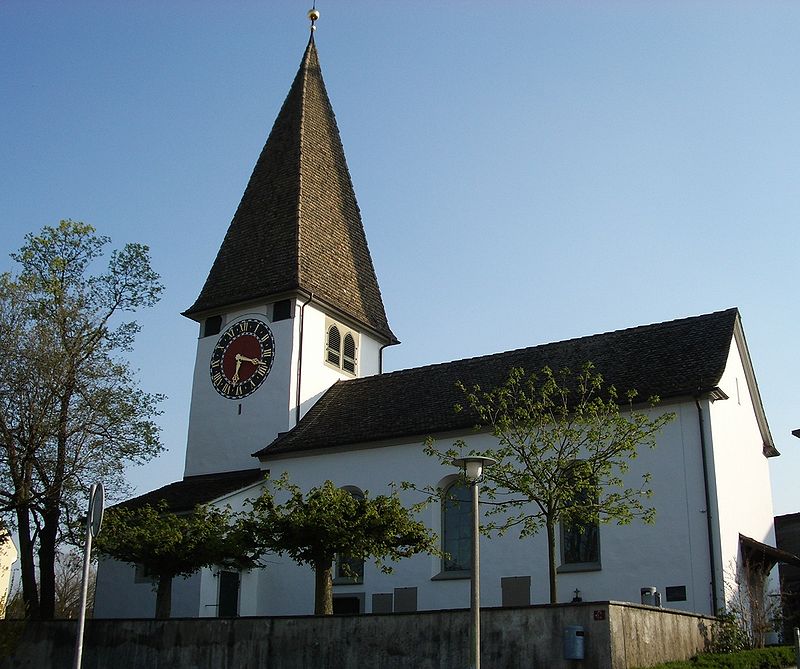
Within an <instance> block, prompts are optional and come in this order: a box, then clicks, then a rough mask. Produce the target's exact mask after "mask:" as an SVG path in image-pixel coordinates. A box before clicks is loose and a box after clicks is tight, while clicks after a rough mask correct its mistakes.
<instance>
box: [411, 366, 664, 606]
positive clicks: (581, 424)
mask: <svg viewBox="0 0 800 669" xmlns="http://www.w3.org/2000/svg"><path fill="white" fill-rule="evenodd" d="M459 387H460V388H461V390H462V391H463V392H464V394H465V399H466V408H467V409H469V410H470V411H471V412H473V413H474V414H475V415H476V417H477V420H478V423H479V425H478V428H479V429H488V430H490V432H491V434H492V435H493V436H494V437H495V438H496V439H497V442H498V445H497V447H496V448H491V449H488V450H486V451H483V452H481V453H480V455H484V456H488V457H491V458H494V459H495V460H497V461H498V462H497V464H495V465H492V466H491V467H488V468H486V470H485V473H484V477H485V480H484V483H483V484H482V492H483V494H484V495H485V497H486V500H485V501H484V502H483V504H484V505H485V506H487V507H488V508H489V510H488V511H487V516H489V517H493V520H492V522H489V523H488V524H487V525H485V527H484V530H485V531H486V532H491V531H497V532H499V533H500V534H503V533H505V532H507V531H508V530H510V529H512V528H516V529H517V530H518V531H519V534H520V537H521V538H522V537H526V536H530V535H533V534H536V533H537V532H539V531H540V530H541V529H545V530H546V532H547V544H548V558H549V574H550V601H551V602H552V603H556V602H557V601H558V597H557V589H556V528H557V526H558V524H559V523H561V522H563V523H565V524H567V525H574V526H577V527H585V526H587V525H590V524H597V523H598V522H609V521H612V520H613V521H615V522H616V523H618V524H627V523H630V522H631V521H632V520H633V519H635V518H640V519H642V520H643V521H644V522H648V523H649V522H653V520H654V516H655V509H654V508H652V507H648V506H646V505H645V503H644V500H646V499H648V498H649V497H650V496H651V495H652V491H651V489H650V487H649V482H650V475H649V474H643V475H642V477H641V479H640V480H639V481H638V482H637V483H636V484H634V485H633V486H631V487H626V485H627V484H628V482H626V481H625V480H624V475H625V474H626V472H627V471H628V469H629V467H630V461H631V460H633V459H635V458H636V456H637V453H638V449H639V448H640V447H641V446H647V447H650V448H652V447H654V446H655V439H656V435H657V433H658V432H659V430H661V428H662V427H663V426H664V425H665V424H667V423H668V422H669V421H670V420H672V419H673V418H674V414H672V413H662V414H660V415H659V416H657V417H655V418H651V417H650V416H649V415H648V413H646V412H645V411H638V410H634V409H633V406H632V405H633V401H634V399H635V398H636V392H635V391H630V392H628V393H627V394H626V395H625V396H624V397H620V396H619V394H618V392H617V390H616V388H615V387H614V386H613V385H606V384H605V383H604V381H603V377H602V376H601V375H600V374H599V373H598V372H596V371H595V369H594V367H593V366H592V364H591V363H587V364H586V365H584V366H583V368H582V369H581V371H580V372H578V373H577V374H573V373H572V372H571V371H570V370H569V369H563V370H561V371H559V372H554V371H552V370H551V369H550V368H549V367H544V368H543V369H542V370H541V372H540V373H535V372H533V373H526V372H525V370H523V369H520V368H514V369H512V370H511V371H510V373H509V375H508V378H507V379H506V381H505V382H504V383H502V384H501V385H499V386H498V387H496V388H494V389H492V390H488V391H485V390H483V389H481V388H480V387H479V386H472V387H467V386H466V385H464V384H463V383H461V384H459ZM657 402H658V398H655V397H654V398H650V400H649V405H650V406H651V407H652V406H654V405H655V404H656V403H657ZM622 403H626V404H627V405H628V409H627V410H626V411H625V413H623V412H622V411H621V409H620V404H622ZM464 409H465V407H462V406H457V407H456V411H463V410H464ZM466 449H467V444H466V442H464V441H463V440H459V441H456V442H455V444H454V445H453V448H450V449H447V450H445V451H442V450H439V449H437V448H436V445H435V444H434V443H433V441H432V440H428V442H427V444H426V452H427V453H428V454H429V455H432V456H434V457H437V458H438V459H439V460H440V461H441V462H442V463H447V464H449V463H451V462H452V460H453V458H455V457H460V456H461V454H463V453H464V452H465V451H466ZM470 454H475V451H474V450H473V451H470Z"/></svg>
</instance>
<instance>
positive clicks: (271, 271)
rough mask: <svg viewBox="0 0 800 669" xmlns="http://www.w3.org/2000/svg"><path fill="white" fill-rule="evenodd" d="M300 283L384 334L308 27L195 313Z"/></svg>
mask: <svg viewBox="0 0 800 669" xmlns="http://www.w3.org/2000/svg"><path fill="white" fill-rule="evenodd" d="M297 291H301V292H302V293H306V294H313V295H314V298H315V299H317V300H318V301H320V302H322V303H327V304H328V305H330V306H331V307H333V308H334V309H335V310H338V311H339V312H341V313H343V314H345V315H346V316H348V317H349V318H351V319H353V320H354V321H355V322H357V323H360V324H362V325H364V326H366V328H368V329H369V330H371V331H373V332H374V333H375V334H377V335H379V337H381V338H383V339H385V340H386V342H387V343H396V342H397V339H396V338H395V336H394V334H392V331H391V329H390V328H389V323H388V321H387V319H386V312H385V309H384V306H383V300H382V299H381V293H380V289H379V287H378V280H377V277H376V276H375V269H374V267H373V265H372V258H371V256H370V253H369V248H368V246H367V240H366V236H365V235H364V228H363V225H362V222H361V214H360V212H359V209H358V204H357V202H356V196H355V192H354V191H353V184H352V181H351V180H350V173H349V171H348V169H347V163H346V162H345V156H344V149H343V147H342V142H341V139H340V137H339V130H338V128H337V126H336V119H335V117H334V114H333V109H332V108H331V104H330V100H329V99H328V94H327V92H326V90H325V83H324V82H323V80H322V72H321V70H320V65H319V57H318V55H317V49H316V46H315V44H314V34H313V32H312V34H311V39H309V42H308V46H307V47H306V51H305V54H304V55H303V60H302V62H301V64H300V69H299V70H298V72H297V76H295V79H294V82H293V83H292V87H291V89H290V90H289V94H288V96H287V97H286V100H285V102H284V103H283V107H282V108H281V110H280V112H279V114H278V117H277V119H276V120H275V124H274V126H273V128H272V132H270V135H269V138H268V139H267V143H266V144H265V145H264V149H263V150H262V151H261V155H260V156H259V158H258V162H257V163H256V166H255V168H254V170H253V174H252V175H251V177H250V181H249V183H248V184H247V188H246V189H245V192H244V195H243V196H242V200H241V202H240V203H239V207H238V209H237V210H236V213H235V214H234V216H233V220H232V222H231V224H230V227H229V228H228V232H227V234H226V235H225V239H224V240H223V242H222V246H221V247H220V250H219V253H218V254H217V257H216V260H215V261H214V264H213V266H212V267H211V271H210V272H209V275H208V278H207V279H206V282H205V285H204V286H203V289H202V290H201V291H200V296H199V297H198V298H197V300H196V301H195V303H194V304H193V305H192V306H191V307H189V309H187V310H186V311H185V312H184V315H185V316H188V317H190V318H194V319H195V320H200V318H202V317H204V316H205V315H208V314H212V313H215V312H219V311H222V310H224V308H225V307H229V306H232V305H238V304H245V303H247V302H254V301H267V302H269V301H270V299H271V298H273V297H278V296H280V297H284V296H286V295H287V294H291V293H293V292H297Z"/></svg>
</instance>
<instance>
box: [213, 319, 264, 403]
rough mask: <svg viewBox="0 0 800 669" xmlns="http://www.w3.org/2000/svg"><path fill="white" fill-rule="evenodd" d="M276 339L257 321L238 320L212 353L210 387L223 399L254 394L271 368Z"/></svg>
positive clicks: (227, 330) (223, 334)
mask: <svg viewBox="0 0 800 669" xmlns="http://www.w3.org/2000/svg"><path fill="white" fill-rule="evenodd" d="M274 355H275V338H274V337H273V336H272V331H271V330H270V329H269V327H267V324H266V323H264V322H263V321H260V320H258V319H256V318H245V319H242V320H240V321H237V322H236V323H234V324H233V325H231V326H230V327H229V328H227V329H226V330H225V332H223V333H222V334H221V335H220V337H219V339H218V340H217V345H216V346H215V347H214V351H213V353H212V354H211V370H210V371H211V384H212V385H213V386H214V388H215V389H216V391H217V392H218V393H219V394H220V395H222V396H223V397H227V398H229V399H240V398H242V397H247V396H248V395H251V394H252V393H254V392H255V391H256V390H258V388H259V387H260V386H261V384H262V383H263V382H264V380H265V379H266V378H267V375H268V374H269V371H270V369H272V359H273V357H274Z"/></svg>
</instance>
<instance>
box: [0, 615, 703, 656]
mask: <svg viewBox="0 0 800 669" xmlns="http://www.w3.org/2000/svg"><path fill="white" fill-rule="evenodd" d="M481 624H482V654H481V658H482V662H483V665H484V666H487V667H492V669H517V668H519V669H523V668H525V669H531V668H539V667H541V668H544V667H547V668H548V669H567V668H572V669H577V668H581V669H633V668H634V667H645V666H651V665H653V664H656V663H658V662H662V661H665V660H672V659H685V658H687V657H689V656H691V655H693V654H695V653H696V652H697V651H699V650H702V649H703V648H704V645H705V643H706V641H707V638H708V632H707V630H709V628H710V625H711V620H710V619H707V618H701V617H699V616H694V615H691V614H685V613H680V612H675V611H663V610H657V609H651V608H647V607H640V606H632V605H623V604H618V603H613V602H611V603H610V602H587V603H582V604H577V605H558V606H554V607H550V606H547V607H525V608H507V609H485V610H484V611H483V613H482V623H481ZM567 625H581V626H583V628H584V630H585V637H584V638H585V644H586V645H585V659H584V660H583V661H574V660H564V659H563V650H562V649H563V629H564V627H565V626H567ZM468 626H469V612H468V611H466V610H458V611H432V612H427V613H413V614H389V615H370V616H331V617H326V618H321V617H299V618H238V619H229V620H209V619H184V620H174V619H173V620H167V621H157V620H92V621H88V622H87V628H86V637H85V649H84V663H83V666H84V667H85V669H99V668H102V667H112V666H113V667H114V669H139V668H140V667H149V668H151V669H159V668H162V667H163V668H167V667H168V668H169V669H182V668H192V669H201V668H206V667H208V668H209V669H212V668H213V669H249V668H253V669H255V668H256V667H259V668H262V669H264V668H266V669H269V668H270V667H274V668H280V669H305V668H307V667H343V668H347V667H370V668H371V669H400V668H406V667H415V669H453V668H454V667H461V666H467V664H468V639H469V627H468ZM12 631H13V630H12ZM74 632H75V622H74V621H72V622H66V621H59V622H52V623H39V624H33V623H31V624H29V625H28V627H27V629H26V630H25V631H24V633H23V635H22V637H21V640H20V643H19V645H18V646H17V649H16V651H15V652H14V654H13V655H11V656H10V657H8V658H6V659H3V660H0V667H2V668H3V669H12V668H13V669H23V668H24V669H48V668H50V667H53V668H55V667H65V666H70V662H71V658H72V652H73V643H74V636H73V635H74ZM0 633H2V627H0Z"/></svg>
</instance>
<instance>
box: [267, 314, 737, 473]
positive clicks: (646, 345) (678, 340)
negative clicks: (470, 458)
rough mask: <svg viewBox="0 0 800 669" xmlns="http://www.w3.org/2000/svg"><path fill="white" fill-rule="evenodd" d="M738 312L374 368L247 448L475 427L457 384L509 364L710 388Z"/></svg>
mask: <svg viewBox="0 0 800 669" xmlns="http://www.w3.org/2000/svg"><path fill="white" fill-rule="evenodd" d="M738 318H739V312H738V310H737V309H728V310H726V311H718V312H715V313H712V314H706V315H703V316H694V317H691V318H683V319H680V320H674V321H668V322H665V323H657V324H654V325H643V326H640V327H635V328H629V329H626V330H617V331H615V332H607V333H604V334H597V335H593V336H589V337H580V338H578V339H569V340H567V341H561V342H556V343H553V344H544V345H542V346H534V347H531V348H523V349H518V350H515V351H507V352H505V353H497V354H495V355H487V356H482V357H479V358H470V359H467V360H457V361H455V362H447V363H443V364H439V365H431V366H428V367H418V368H416V369H407V370H403V371H399V372H392V373H387V374H380V375H377V376H370V377H365V378H360V379H353V380H349V381H340V382H338V383H336V384H335V385H333V386H332V387H331V388H330V390H328V391H327V392H326V393H325V394H324V395H323V396H322V397H321V398H320V399H319V401H318V402H317V403H316V404H315V405H314V406H313V407H312V408H311V409H310V410H309V412H308V413H307V414H306V415H305V416H304V417H303V419H302V420H301V421H300V422H299V423H298V425H297V426H296V427H295V428H294V429H293V430H291V431H290V432H287V433H285V434H283V435H281V436H279V437H278V438H277V439H276V440H275V441H273V442H272V443H271V444H270V445H269V446H267V447H266V448H264V449H262V450H261V451H259V452H258V453H256V454H255V455H256V456H258V457H260V458H264V459H266V458H269V457H270V456H273V455H279V454H280V455H284V454H291V453H294V452H298V451H306V450H315V449H323V448H332V447H336V446H344V445H351V444H359V443H366V442H375V441H381V440H386V439H400V438H402V439H406V438H412V437H413V438H424V437H425V436H427V435H432V434H436V433H440V432H446V431H450V430H464V429H469V428H471V427H473V426H474V425H475V422H476V421H475V417H474V415H470V413H469V412H461V413H455V412H454V411H453V407H454V405H455V404H456V403H458V402H463V393H461V392H460V391H459V390H458V389H457V388H456V382H458V381H461V382H463V383H465V384H466V385H468V386H471V385H474V384H478V385H480V386H481V387H482V388H485V389H490V388H493V387H495V386H497V385H499V384H500V383H502V382H503V380H504V379H505V378H506V377H507V375H508V372H509V370H510V369H511V368H512V367H522V368H523V369H525V370H527V371H538V370H540V369H542V368H543V367H544V366H545V365H547V366H549V367H550V368H551V369H562V368H565V367H566V368H569V369H572V370H579V369H580V368H581V366H582V365H583V364H584V363H586V362H592V363H593V364H594V366H595V368H596V370H597V371H598V372H600V373H601V374H602V375H603V377H604V379H605V381H606V383H608V384H613V385H614V386H616V388H617V390H618V391H621V392H625V391H627V390H636V391H637V392H638V393H639V397H640V398H642V399H643V400H645V399H647V398H649V397H651V396H653V395H658V396H659V397H661V398H662V399H665V398H670V397H677V396H684V395H694V394H696V393H703V392H708V391H711V390H713V389H714V388H715V387H716V386H717V384H718V383H719V380H720V378H721V377H722V373H723V372H724V371H725V364H726V361H727V357H728V352H729V349H730V345H731V341H732V338H733V335H734V327H735V325H736V322H737V320H738Z"/></svg>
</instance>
